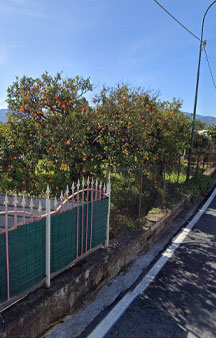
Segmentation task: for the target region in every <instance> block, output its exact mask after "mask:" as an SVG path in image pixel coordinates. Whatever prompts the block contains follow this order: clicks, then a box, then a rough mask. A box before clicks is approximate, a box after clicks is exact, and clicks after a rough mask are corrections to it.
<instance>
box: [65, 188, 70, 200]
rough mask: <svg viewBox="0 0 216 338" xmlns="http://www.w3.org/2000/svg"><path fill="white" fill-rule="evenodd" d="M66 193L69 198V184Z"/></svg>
mask: <svg viewBox="0 0 216 338" xmlns="http://www.w3.org/2000/svg"><path fill="white" fill-rule="evenodd" d="M65 194H66V196H67V198H68V196H69V187H68V185H67V189H66V191H65Z"/></svg>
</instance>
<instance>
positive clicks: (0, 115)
mask: <svg viewBox="0 0 216 338" xmlns="http://www.w3.org/2000/svg"><path fill="white" fill-rule="evenodd" d="M7 112H8V109H0V122H3V123H5V122H7V116H6V113H7Z"/></svg>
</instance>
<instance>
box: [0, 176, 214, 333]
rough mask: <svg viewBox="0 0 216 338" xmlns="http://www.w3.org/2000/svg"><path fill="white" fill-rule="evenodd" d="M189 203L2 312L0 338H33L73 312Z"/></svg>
mask: <svg viewBox="0 0 216 338" xmlns="http://www.w3.org/2000/svg"><path fill="white" fill-rule="evenodd" d="M214 172H215V171H214ZM214 172H213V173H211V176H212V175H213V174H214ZM189 200H190V195H188V196H186V197H185V199H184V200H183V201H181V202H179V203H178V204H177V205H176V206H175V207H174V208H173V209H172V210H169V211H168V213H167V214H166V215H165V216H164V217H163V218H162V219H161V220H160V221H158V222H154V223H153V224H149V225H148V228H147V229H146V230H145V231H143V230H140V231H136V232H135V233H129V232H127V233H123V234H121V235H120V236H119V237H118V238H116V239H114V240H112V241H111V242H110V246H109V247H108V248H105V247H104V248H100V249H98V250H97V251H95V252H94V253H92V254H91V255H89V256H88V257H87V258H84V259H83V260H81V261H80V262H78V263H77V264H76V265H75V266H73V267H72V268H70V269H68V270H66V271H65V272H63V273H62V274H60V275H58V276H56V277H55V278H54V279H53V280H52V285H51V288H50V289H46V288H45V287H41V288H40V289H38V290H36V291H35V292H33V293H32V294H30V295H29V296H27V297H26V298H24V299H22V300H21V301H19V302H18V303H16V304H14V305H13V306H11V307H10V308H8V309H6V310H5V311H4V312H3V313H2V314H1V317H0V320H1V321H0V337H1V338H8V337H10V338H15V337H19V338H27V337H28V338H36V337H39V336H41V335H42V334H43V333H44V332H46V330H47V329H48V328H49V327H50V326H51V325H53V324H55V322H56V321H59V319H60V318H61V317H63V316H65V315H67V314H72V313H74V312H76V311H77V310H78V309H80V308H81V307H82V306H83V305H84V304H85V303H86V302H88V301H90V300H91V299H93V298H94V296H95V295H96V293H97V292H98V291H99V289H100V288H101V287H103V286H104V285H106V284H107V283H108V282H109V281H110V280H111V279H112V278H114V277H115V276H116V275H117V274H118V273H119V272H120V271H121V270H122V269H123V268H125V266H127V265H128V264H129V263H131V262H132V261H133V260H134V259H136V258H137V257H138V256H139V255H140V254H141V253H142V252H144V251H146V250H147V249H148V248H149V246H150V245H151V244H152V243H153V242H155V241H156V240H157V239H158V238H159V237H160V235H161V234H162V233H163V232H164V231H165V230H167V229H168V228H169V224H170V222H171V221H172V220H173V219H174V218H175V217H176V216H177V215H179V213H180V212H181V211H183V210H184V209H185V204H186V203H188V202H189Z"/></svg>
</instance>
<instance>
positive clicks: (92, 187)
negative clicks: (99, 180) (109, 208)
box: [91, 177, 94, 188]
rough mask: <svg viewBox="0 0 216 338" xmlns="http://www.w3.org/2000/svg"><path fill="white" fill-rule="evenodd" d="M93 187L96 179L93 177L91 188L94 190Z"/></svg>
mask: <svg viewBox="0 0 216 338" xmlns="http://www.w3.org/2000/svg"><path fill="white" fill-rule="evenodd" d="M93 186H94V179H93V177H92V180H91V188H93Z"/></svg>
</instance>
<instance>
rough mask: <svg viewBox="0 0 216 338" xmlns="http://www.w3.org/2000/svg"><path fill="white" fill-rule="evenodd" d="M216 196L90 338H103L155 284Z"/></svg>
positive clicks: (212, 195) (207, 202) (215, 191)
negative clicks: (142, 294) (141, 295)
mask: <svg viewBox="0 0 216 338" xmlns="http://www.w3.org/2000/svg"><path fill="white" fill-rule="evenodd" d="M215 196H216V189H215V190H214V191H213V193H212V194H211V196H210V197H209V198H208V200H207V201H206V203H205V204H204V205H203V207H202V209H200V210H199V211H198V213H197V214H196V215H195V216H194V217H193V219H192V220H191V221H190V223H189V224H188V225H187V226H186V227H185V228H184V229H183V230H182V231H181V233H180V234H179V235H178V236H177V237H176V238H175V240H174V241H173V243H172V244H171V245H170V246H169V247H168V248H167V249H166V250H165V251H164V252H163V253H162V255H161V257H160V258H159V259H158V260H157V262H156V263H155V264H154V265H153V267H152V268H151V269H150V270H149V272H148V273H147V274H146V275H145V276H144V277H143V279H142V280H141V282H140V283H139V284H138V285H137V286H136V288H135V289H134V290H132V291H129V292H128V293H127V294H126V295H125V296H124V297H123V298H122V299H121V300H120V301H119V302H118V303H117V304H116V305H115V306H114V308H113V309H112V310H111V311H110V312H109V313H108V314H107V316H106V317H104V319H103V320H102V321H101V322H100V323H99V324H98V326H97V327H96V328H95V329H94V330H93V331H92V333H90V335H89V336H88V338H103V337H104V336H105V335H106V334H107V333H108V331H109V330H110V329H111V328H112V327H113V325H114V324H115V323H116V322H117V321H118V319H119V318H120V317H121V316H122V315H123V313H124V312H125V311H126V310H127V308H128V307H129V306H130V304H131V303H132V302H133V301H134V299H135V298H136V297H137V296H138V295H140V294H141V293H143V292H144V291H145V290H146V289H147V288H148V286H149V285H150V284H151V282H153V280H154V279H155V277H156V276H157V275H158V273H159V272H160V270H161V269H162V268H163V267H164V265H165V264H166V263H167V261H168V260H169V259H170V258H171V257H172V255H173V254H174V252H175V251H176V249H177V248H178V247H179V245H180V244H181V243H182V242H183V240H184V239H185V237H186V236H187V235H188V234H189V233H190V231H191V229H192V228H193V227H194V225H195V224H196V223H197V222H198V220H199V219H200V217H201V216H202V215H203V214H204V212H205V211H206V209H207V208H208V206H209V205H210V204H211V202H212V201H213V199H214V197H215Z"/></svg>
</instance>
